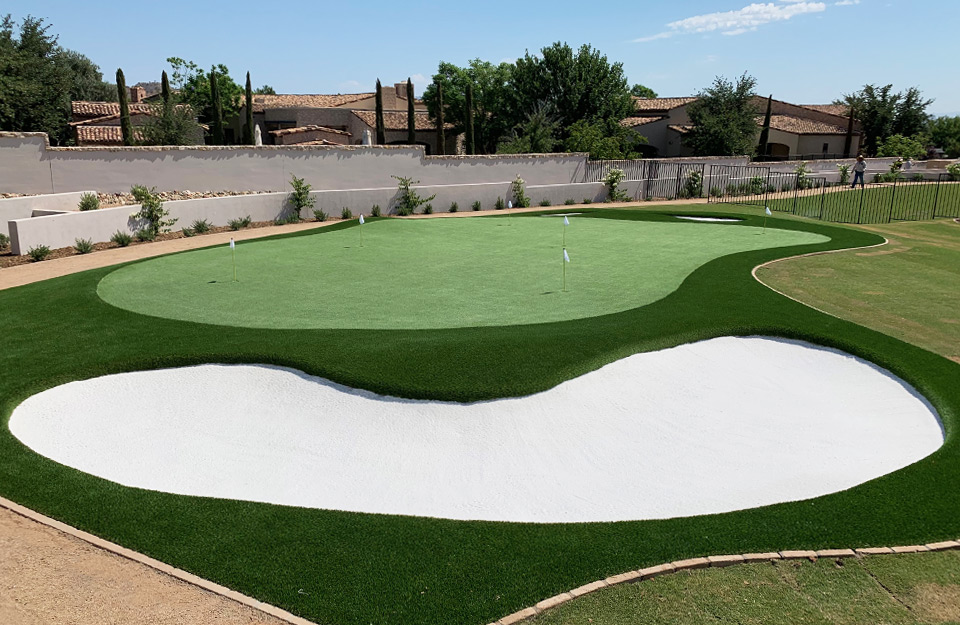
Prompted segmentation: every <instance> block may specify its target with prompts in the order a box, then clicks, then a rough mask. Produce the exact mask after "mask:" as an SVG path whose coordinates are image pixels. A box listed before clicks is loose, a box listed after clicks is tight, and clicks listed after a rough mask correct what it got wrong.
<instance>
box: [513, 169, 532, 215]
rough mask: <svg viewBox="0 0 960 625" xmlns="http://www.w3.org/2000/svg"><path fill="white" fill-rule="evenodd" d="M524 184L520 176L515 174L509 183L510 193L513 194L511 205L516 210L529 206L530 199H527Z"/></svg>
mask: <svg viewBox="0 0 960 625" xmlns="http://www.w3.org/2000/svg"><path fill="white" fill-rule="evenodd" d="M526 184H527V183H526V181H524V179H523V178H521V177H520V174H517V177H516V178H514V179H513V182H511V183H510V191H511V192H512V193H513V205H514V206H515V207H516V208H527V207H528V206H530V198H529V197H527V193H526V189H525V187H524V185H526Z"/></svg>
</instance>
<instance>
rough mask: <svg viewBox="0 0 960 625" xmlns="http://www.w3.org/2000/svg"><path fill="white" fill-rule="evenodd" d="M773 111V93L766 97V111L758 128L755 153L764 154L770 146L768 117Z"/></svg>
mask: <svg viewBox="0 0 960 625" xmlns="http://www.w3.org/2000/svg"><path fill="white" fill-rule="evenodd" d="M772 112H773V95H770V96H768V97H767V112H766V113H765V114H764V116H763V128H761V129H760V141H759V143H757V155H759V156H766V155H767V154H768V153H769V150H770V147H769V145H768V144H769V143H770V118H771V117H772Z"/></svg>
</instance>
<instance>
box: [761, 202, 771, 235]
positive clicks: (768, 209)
mask: <svg viewBox="0 0 960 625" xmlns="http://www.w3.org/2000/svg"><path fill="white" fill-rule="evenodd" d="M765 208H766V211H765V213H764V215H763V234H766V233H767V217H769V216H770V215H772V214H773V213H771V212H770V207H769V206H766V207H765Z"/></svg>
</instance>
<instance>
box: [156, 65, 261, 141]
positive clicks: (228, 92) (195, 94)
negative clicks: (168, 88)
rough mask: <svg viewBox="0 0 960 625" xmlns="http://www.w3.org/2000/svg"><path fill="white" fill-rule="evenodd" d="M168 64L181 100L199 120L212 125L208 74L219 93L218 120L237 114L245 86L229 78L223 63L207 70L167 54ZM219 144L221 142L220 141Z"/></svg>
mask: <svg viewBox="0 0 960 625" xmlns="http://www.w3.org/2000/svg"><path fill="white" fill-rule="evenodd" d="M167 63H169V64H170V67H171V68H172V71H171V74H170V82H171V84H172V86H173V87H174V89H178V90H179V92H180V102H181V103H183V104H188V105H189V106H190V108H192V109H193V111H194V113H195V114H196V115H197V116H198V117H199V118H200V121H201V122H203V123H205V124H209V125H210V127H211V129H212V128H213V125H214V123H213V122H214V117H215V115H216V111H215V110H214V103H213V97H212V89H211V88H210V76H212V75H214V76H216V80H217V88H216V91H217V93H218V94H219V95H220V107H221V112H220V119H221V120H226V119H233V118H235V117H237V116H238V115H239V114H240V105H241V102H242V101H243V96H244V89H243V87H241V86H240V85H238V84H237V83H236V82H234V80H233V79H232V78H231V77H230V72H229V70H228V69H227V66H226V65H223V64H222V63H221V64H216V65H213V66H212V67H211V68H210V71H209V72H207V71H205V70H204V69H203V68H201V67H200V66H198V65H197V64H196V63H194V62H192V61H185V60H183V59H181V58H179V57H170V58H168V59H167ZM221 143H222V142H221Z"/></svg>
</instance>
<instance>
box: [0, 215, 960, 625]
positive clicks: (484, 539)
mask: <svg viewBox="0 0 960 625" xmlns="http://www.w3.org/2000/svg"><path fill="white" fill-rule="evenodd" d="M700 210H707V211H716V212H727V209H726V208H725V207H718V208H714V207H699V208H698V207H697V206H689V207H684V209H683V211H684V212H689V213H692V212H697V211H700ZM731 210H732V209H731ZM584 212H585V213H588V214H587V215H584V217H583V218H584V219H587V218H589V219H606V220H624V221H644V222H660V223H675V222H676V220H675V219H674V218H672V217H669V216H667V215H663V214H658V213H656V212H654V211H649V210H596V209H593V210H590V209H587V210H584ZM743 212H744V213H747V214H743V215H740V216H742V217H743V218H744V221H743V222H742V223H737V224H729V225H724V227H729V228H749V227H760V226H762V224H763V221H764V219H763V216H762V215H758V214H757V212H759V211H754V213H753V214H750V213H749V210H745V211H743ZM728 214H729V213H728ZM514 219H517V220H519V219H535V220H539V219H541V218H539V217H533V216H531V217H522V218H514ZM578 221H579V218H578ZM767 222H768V226H769V227H770V228H773V229H781V230H793V231H798V232H807V233H812V234H817V235H822V236H823V237H825V238H828V239H829V240H825V241H824V242H822V243H816V244H810V245H794V246H790V247H786V248H775V249H760V250H753V251H745V252H738V253H734V254H729V255H726V256H723V257H720V258H716V259H714V260H711V261H709V262H707V263H705V264H704V265H702V266H700V267H698V268H697V269H696V270H694V271H693V272H692V273H691V274H690V275H688V276H687V277H686V279H684V281H683V283H682V284H681V285H680V287H679V288H677V289H676V290H675V291H673V292H672V293H670V294H669V295H667V296H666V297H663V298H662V299H659V300H657V301H655V302H653V303H652V304H648V305H646V306H642V307H639V308H634V309H630V310H627V311H623V312H620V313H615V314H609V315H603V316H599V317H590V318H588V319H578V320H571V321H561V322H556V323H541V324H533V325H524V326H516V325H504V326H487V327H471V328H455V329H432V330H368V331H356V330H331V329H317V330H271V329H263V328H252V329H251V328H238V327H230V326H217V325H209V324H201V323H190V322H184V321H177V320H173V319H165V318H162V317H156V316H147V315H141V314H137V313H132V312H130V311H127V310H123V309H120V308H117V307H114V306H111V305H108V304H106V303H105V302H104V301H103V300H102V299H100V297H98V295H97V285H98V284H99V282H100V281H101V279H102V278H103V277H105V276H106V275H107V274H109V273H110V272H111V271H114V269H113V268H109V267H108V268H103V269H95V270H91V271H87V272H83V273H77V274H73V275H69V276H64V277H62V278H57V279H54V280H47V281H44V282H39V283H35V284H29V285H26V286H23V287H17V288H14V289H8V290H4V291H0V324H2V327H3V328H4V330H5V333H6V334H5V335H4V336H5V338H6V339H7V340H6V341H5V342H4V343H3V349H2V350H0V370H2V371H3V372H4V373H3V375H0V425H3V427H0V494H2V495H3V496H5V497H8V498H10V499H12V500H14V501H16V502H18V503H20V504H23V505H25V506H28V507H30V508H32V509H34V510H37V511H39V512H42V513H44V514H46V515H48V516H52V517H54V518H56V519H58V520H60V521H64V522H66V523H69V524H71V525H73V526H76V527H79V528H81V529H83V530H86V531H89V532H91V533H93V534H96V535H98V536H101V537H104V538H107V539H109V540H113V541H115V542H117V543H119V544H122V545H123V546H125V547H128V548H131V549H134V550H137V551H140V552H143V553H146V554H148V555H150V556H152V557H154V558H157V559H159V560H162V561H164V562H167V563H169V564H171V565H173V566H177V567H179V568H182V569H184V570H187V571H190V572H192V573H195V574H197V575H200V576H201V577H204V578H206V579H210V580H213V581H216V582H218V583H220V584H223V585H225V586H227V587H229V588H232V589H235V590H237V591H240V592H243V593H245V594H247V595H250V596H253V597H255V598H257V599H258V600H261V601H264V602H267V603H271V604H274V605H278V606H280V607H283V608H285V609H287V610H290V611H292V612H294V613H296V614H298V615H301V616H303V617H305V618H308V619H310V620H312V621H315V622H318V623H333V624H336V625H368V624H370V623H376V624H377V625H401V624H402V625H428V624H430V625H432V624H435V623H457V624H462V625H485V624H487V623H491V622H494V621H496V620H497V619H499V618H501V617H503V616H504V615H506V614H509V613H511V612H513V611H515V610H519V609H521V608H524V607H526V606H530V605H533V604H535V603H536V602H538V601H540V600H542V599H544V598H545V597H550V596H553V595H555V594H557V593H560V592H564V591H568V590H570V589H572V588H576V587H577V586H580V585H582V584H585V583H588V582H592V581H594V580H596V579H602V578H604V577H606V576H609V575H613V574H616V573H622V572H624V571H628V570H631V569H637V568H641V567H645V566H651V565H654V564H659V563H662V562H668V561H671V560H676V559H681V558H686V557H692V556H702V555H709V554H723V553H746V552H764V551H772V550H781V549H823V548H829V547H866V546H877V545H895V544H918V543H919V544H923V543H926V542H933V541H937V540H946V539H954V538H956V537H957V536H960V515H958V514H957V510H960V488H958V486H960V438H958V437H957V435H956V432H957V418H958V415H960V385H958V384H957V380H958V379H960V364H957V363H954V362H951V361H949V360H947V359H946V358H943V357H941V356H937V355H936V354H933V353H931V352H929V351H926V350H923V349H921V348H919V347H916V346H913V345H909V344H907V343H904V342H902V341H899V340H897V339H895V338H892V337H890V336H886V335H884V334H881V333H879V332H876V331H874V330H870V329H868V328H865V327H863V326H860V325H857V324H855V323H851V322H849V321H844V320H842V319H838V318H836V317H832V316H829V315H825V314H823V313H820V312H818V311H816V310H813V309H811V308H808V307H806V306H804V305H802V304H800V303H798V302H796V301H793V300H791V299H788V298H786V297H783V296H781V295H778V294H777V293H775V292H774V291H772V290H770V289H769V288H767V287H766V286H764V285H762V284H760V283H759V282H757V281H756V280H754V278H753V277H752V276H751V270H752V269H753V268H754V267H756V266H757V265H759V264H761V263H765V262H767V261H770V260H773V259H775V258H780V257H784V256H791V255H794V254H801V253H805V252H812V251H826V250H836V249H843V248H848V247H858V246H866V245H874V244H877V243H880V242H882V240H883V239H882V238H881V237H879V236H877V235H875V234H871V233H867V232H863V231H859V230H854V229H851V228H844V227H839V226H833V225H830V224H824V223H820V222H810V221H806V220H800V219H798V218H792V217H791V218H789V219H778V218H771V219H769V220H767ZM572 227H576V224H575V225H574V226H572ZM338 228H342V226H338V225H335V226H331V227H330V228H324V230H325V232H324V233H323V234H320V235H316V237H318V238H319V237H327V236H334V235H336V234H337V229H338ZM344 229H347V228H344ZM349 230H356V228H355V227H354V228H349ZM297 236H305V237H306V238H307V239H313V238H314V237H315V235H312V234H310V235H299V234H298V235H286V236H285V237H282V238H280V237H278V238H275V239H274V240H277V241H279V240H283V239H284V238H295V237H297ZM408 271H409V268H403V271H402V272H398V273H397V276H398V279H405V278H404V276H406V275H407V273H408ZM727 335H733V336H743V335H769V336H780V337H786V338H791V339H803V340H809V341H812V342H814V343H817V344H821V345H825V346H828V347H833V348H837V349H841V350H844V351H847V352H850V353H853V354H856V355H858V356H861V357H863V358H866V359H868V360H870V361H872V362H874V363H876V364H877V365H878V366H881V367H884V368H886V369H888V370H890V371H892V372H893V373H895V374H896V375H898V376H900V377H901V378H903V379H904V380H905V381H907V382H908V383H910V384H912V385H913V386H914V387H915V388H916V389H917V390H918V391H919V392H920V393H922V394H923V395H925V396H926V397H927V398H928V399H929V400H930V401H931V403H932V404H933V406H934V407H935V408H936V409H937V410H938V412H939V414H940V416H941V418H942V421H943V425H944V428H945V431H946V439H945V441H944V445H943V447H942V448H941V449H939V450H938V451H937V452H935V453H934V454H932V455H930V456H928V457H927V458H924V459H923V460H921V461H920V462H917V463H915V464H913V465H910V466H909V467H905V468H904V469H902V470H900V471H896V472H894V473H891V474H889V475H885V476H883V477H881V478H878V479H875V480H871V481H870V482H867V483H865V484H861V485H859V486H856V487H854V488H851V489H849V490H847V491H843V492H840V493H834V494H832V495H827V496H824V497H818V498H816V499H812V500H807V501H798V502H790V503H783V504H778V505H773V506H766V507H763V508H754V509H750V510H741V511H737V512H731V513H727V514H717V515H706V516H699V517H691V518H676V519H665V520H654V521H631V522H620V523H568V524H546V525H545V524H532V523H487V522H465V521H451V520H444V519H431V518H418V517H402V516H390V515H378V514H358V513H348V512H340V511H334V510H312V509H306V508H294V507H285V506H275V505H268V504H258V503H252V502H242V501H231V500H224V499H213V498H206V497H185V496H178V495H171V494H167V493H159V492H154V491H148V490H143V489H138V488H129V487H125V486H122V485H120V484H116V483H113V482H109V481H107V480H103V479H99V478H96V477H93V476H91V475H88V474H85V473H82V472H80V471H76V470H73V469H70V468H68V467H65V466H63V465H60V464H57V463H56V462H53V461H51V460H49V459H47V458H44V457H42V456H40V455H38V454H36V453H34V452H33V451H31V450H30V449H28V448H27V447H25V446H24V445H23V444H21V443H20V441H19V440H17V439H16V438H15V437H14V436H13V435H12V434H11V433H10V431H9V429H8V428H7V427H6V424H7V422H8V420H9V417H10V414H11V412H12V410H13V409H14V407H15V406H16V405H18V404H19V403H21V402H22V401H24V400H25V399H26V398H28V397H30V396H31V395H33V394H35V393H38V392H40V391H43V390H45V389H48V388H51V387H54V386H57V385H59V384H64V383H67V382H70V381H73V380H80V379H88V378H92V377H96V376H100V375H107V374H111V373H120V372H124V371H137V370H147V369H157V368H162V367H176V366H186V365H193V364H200V363H218V362H227V363H239V362H245V363H265V364H275V365H282V366H287V367H292V368H295V369H299V370H302V371H304V372H306V373H308V374H311V375H316V376H320V377H324V378H328V379H331V380H333V381H335V382H338V383H341V384H344V385H347V386H352V387H356V388H362V389H367V390H370V391H374V392H378V393H382V394H388V395H394V396H398V397H406V398H426V399H438V400H452V401H482V400H485V399H491V398H496V397H507V396H518V395H527V394H531V393H536V392H539V391H542V390H545V389H548V388H550V387H552V386H555V385H556V384H559V383H561V382H563V381H565V380H568V379H570V378H572V377H575V376H578V375H582V374H584V373H586V372H589V371H593V370H595V369H597V368H599V367H601V366H603V365H605V364H607V363H610V362H612V361H615V360H618V359H620V358H623V357H625V356H629V355H632V354H635V353H638V352H643V351H652V350H657V349H663V348H667V347H672V346H675V345H679V344H683V343H687V342H691V341H696V340H701V339H707V338H712V337H716V336H727ZM718 366H722V363H720V364H718ZM763 374H764V372H763V371H758V372H756V375H758V376H759V375H763ZM743 383H744V385H748V384H750V380H749V379H745V380H744V382H743ZM783 383H784V384H789V383H790V380H784V381H783ZM170 392H171V393H175V392H177V391H176V389H170ZM733 392H737V389H733ZM810 392H812V393H815V392H816V389H810ZM264 418H268V416H267V415H265V416H264ZM855 446H856V441H840V442H838V446H837V453H847V450H848V449H850V448H852V447H855ZM322 452H323V447H322V445H318V448H317V453H322ZM810 461H811V462H816V461H817V459H816V458H815V457H811V459H810ZM639 477H642V476H638V478H639Z"/></svg>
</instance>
